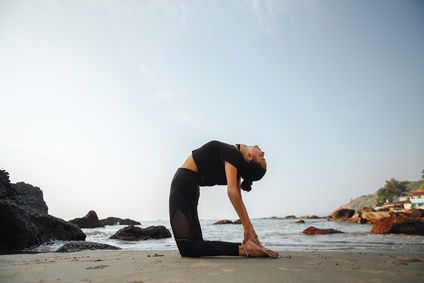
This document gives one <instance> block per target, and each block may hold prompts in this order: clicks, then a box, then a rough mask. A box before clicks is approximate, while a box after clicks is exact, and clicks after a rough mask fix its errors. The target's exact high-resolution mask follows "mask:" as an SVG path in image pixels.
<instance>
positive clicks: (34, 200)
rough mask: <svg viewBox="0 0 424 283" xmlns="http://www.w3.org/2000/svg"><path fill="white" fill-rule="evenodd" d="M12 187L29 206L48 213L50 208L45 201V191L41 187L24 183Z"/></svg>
mask: <svg viewBox="0 0 424 283" xmlns="http://www.w3.org/2000/svg"><path fill="white" fill-rule="evenodd" d="M12 186H13V188H15V190H16V191H17V192H18V193H19V195H20V196H21V198H22V199H23V200H24V201H25V202H26V203H27V205H28V206H30V207H32V208H35V209H38V210H41V211H42V212H45V213H48V211H49V208H48V207H47V204H46V202H45V201H44V197H43V191H42V190H41V189H40V188H39V187H34V186H32V185H30V184H27V183H24V182H18V183H16V184H12Z"/></svg>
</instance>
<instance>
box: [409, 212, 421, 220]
mask: <svg viewBox="0 0 424 283" xmlns="http://www.w3.org/2000/svg"><path fill="white" fill-rule="evenodd" d="M409 216H410V217H412V218H415V219H421V220H424V210H422V209H414V210H412V211H411V213H410V214H409Z"/></svg>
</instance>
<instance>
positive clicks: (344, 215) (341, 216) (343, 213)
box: [332, 208, 355, 221]
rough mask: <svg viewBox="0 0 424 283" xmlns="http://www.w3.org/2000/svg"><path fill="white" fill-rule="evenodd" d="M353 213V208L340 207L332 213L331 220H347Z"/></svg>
mask: <svg viewBox="0 0 424 283" xmlns="http://www.w3.org/2000/svg"><path fill="white" fill-rule="evenodd" d="M354 214H355V210H353V209H348V208H342V209H339V210H337V211H336V212H334V213H333V217H332V218H333V221H347V220H348V219H349V218H351V217H352V216H353V215H354Z"/></svg>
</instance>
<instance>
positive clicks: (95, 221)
mask: <svg viewBox="0 0 424 283" xmlns="http://www.w3.org/2000/svg"><path fill="white" fill-rule="evenodd" d="M69 222H70V223H73V224H75V225H78V227H80V228H97V227H104V225H102V224H101V223H100V220H99V218H98V217H97V213H96V212H95V211H94V210H90V211H89V212H88V213H87V215H86V216H84V217H82V218H75V219H72V220H69Z"/></svg>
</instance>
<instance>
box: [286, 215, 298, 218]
mask: <svg viewBox="0 0 424 283" xmlns="http://www.w3.org/2000/svg"><path fill="white" fill-rule="evenodd" d="M283 219H297V217H296V216H294V215H287V216H286V217H284V218H283Z"/></svg>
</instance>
